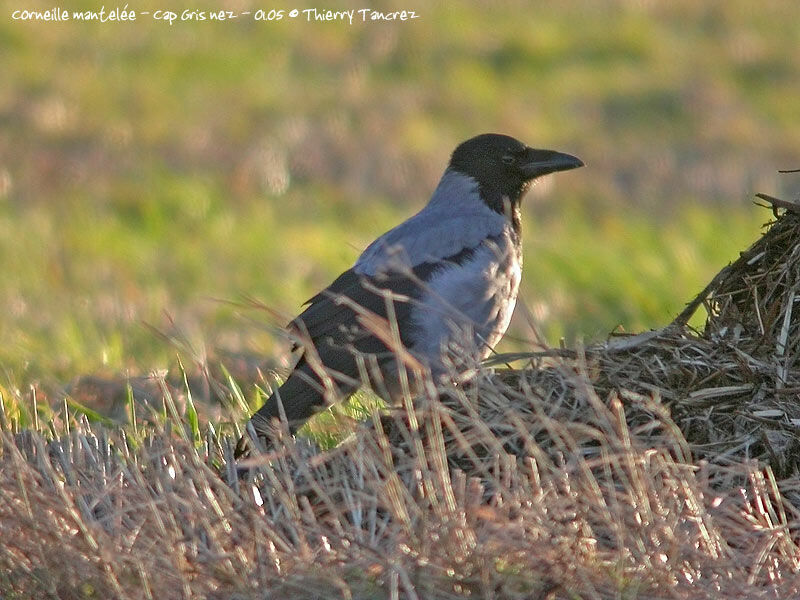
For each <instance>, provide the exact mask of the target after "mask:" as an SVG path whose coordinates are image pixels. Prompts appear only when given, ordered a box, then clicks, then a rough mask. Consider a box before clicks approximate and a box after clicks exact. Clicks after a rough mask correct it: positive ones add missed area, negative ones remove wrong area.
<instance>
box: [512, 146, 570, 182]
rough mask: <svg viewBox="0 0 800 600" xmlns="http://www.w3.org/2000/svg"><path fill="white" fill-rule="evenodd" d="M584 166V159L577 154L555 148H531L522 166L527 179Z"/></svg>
mask: <svg viewBox="0 0 800 600" xmlns="http://www.w3.org/2000/svg"><path fill="white" fill-rule="evenodd" d="M582 166H583V161H582V160H581V159H580V158H578V157H577V156H572V155H571V154H564V153H563V152H556V151H555V150H536V149H534V148H529V149H528V151H527V152H526V155H525V162H524V163H523V164H522V165H521V166H520V169H521V170H522V173H523V175H525V177H526V178H527V179H533V178H535V177H541V176H542V175H547V174H548V173H555V172H556V171H569V170H570V169H577V168H578V167H582Z"/></svg>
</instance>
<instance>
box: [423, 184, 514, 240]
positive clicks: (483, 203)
mask: <svg viewBox="0 0 800 600" xmlns="http://www.w3.org/2000/svg"><path fill="white" fill-rule="evenodd" d="M526 189H527V188H523V189H519V190H516V189H515V190H506V191H504V190H501V189H499V188H496V187H493V186H489V185H481V184H479V183H478V182H477V181H476V180H475V179H473V178H472V177H470V176H468V175H465V174H463V173H460V172H459V171H455V170H451V169H448V170H447V171H445V174H444V176H443V177H442V180H441V181H440V182H439V186H438V187H437V188H436V191H435V192H434V194H433V197H432V198H431V201H430V203H429V204H428V207H426V209H427V210H430V209H434V210H435V209H436V208H441V209H443V210H446V211H448V212H449V211H452V210H453V208H454V207H456V206H459V205H460V207H461V208H462V209H467V210H471V208H468V207H474V209H477V210H478V211H480V210H481V208H482V209H483V210H485V209H486V208H489V209H490V210H491V211H493V212H495V213H497V214H500V215H503V216H504V217H506V219H508V221H509V223H510V224H511V229H512V231H513V232H514V234H515V236H516V237H517V238H519V237H520V236H521V235H522V221H521V218H520V200H521V199H522V196H523V195H524V194H525V191H526Z"/></svg>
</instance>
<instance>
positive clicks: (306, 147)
mask: <svg viewBox="0 0 800 600" xmlns="http://www.w3.org/2000/svg"><path fill="white" fill-rule="evenodd" d="M15 1H16V0H13V1H12V0H0V7H2V10H1V11H0V15H2V16H1V17H0V48H2V57H1V58H0V81H1V82H2V84H0V307H2V308H0V369H2V380H3V382H4V385H12V386H15V387H16V386H25V385H27V384H29V383H30V382H34V381H51V382H59V381H60V382H66V381H69V380H71V379H72V378H74V377H76V376H77V375H81V374H87V373H112V374H113V373H117V374H120V373H122V374H136V373H147V372H149V371H150V370H152V369H158V368H164V367H166V366H168V365H169V364H170V363H171V362H172V361H174V359H175V356H176V354H177V353H178V352H184V351H187V350H188V351H189V353H190V354H192V356H201V355H203V354H204V353H212V354H213V353H218V352H223V351H227V352H235V353H245V354H253V355H256V356H261V357H274V362H275V364H279V363H280V362H281V361H285V360H286V359H287V356H286V350H287V347H286V345H285V343H284V342H283V341H282V339H281V337H280V335H279V333H278V328H279V327H280V326H281V325H283V324H284V323H285V322H286V321H287V320H288V319H290V318H291V317H292V316H294V315H295V314H297V312H298V311H299V309H300V304H301V303H302V302H303V301H305V300H306V299H307V298H308V297H309V296H311V295H312V294H313V293H314V292H315V291H317V290H318V289H320V288H321V287H323V286H325V285H327V284H328V283H330V281H331V280H332V279H333V277H335V276H336V275H337V274H338V273H339V272H341V271H342V270H344V269H346V268H348V267H349V266H350V265H351V264H352V262H353V261H354V260H355V258H356V257H357V256H358V254H359V252H360V251H361V250H362V249H363V248H364V247H365V246H366V244H367V243H368V242H370V241H371V240H372V239H374V238H375V237H376V236H377V235H378V234H380V233H382V232H383V231H385V230H386V229H388V228H389V227H391V226H393V225H395V224H397V223H399V222H400V221H401V220H403V219H405V218H406V217H408V216H409V215H411V214H412V213H413V212H415V211H417V210H418V209H420V208H421V207H422V206H423V204H424V203H425V202H426V201H427V199H428V198H429V196H430V194H431V192H432V190H433V188H434V187H435V185H436V182H437V181H438V179H439V176H440V175H441V172H442V170H443V169H444V167H445V166H446V164H447V161H448V158H449V154H450V152H451V151H452V149H453V148H454V147H455V145H456V144H457V143H458V142H460V141H462V140H464V139H466V138H468V137H471V136H473V135H475V134H478V133H483V132H488V131H497V132H503V133H508V134H511V135H514V136H515V137H518V138H520V139H522V140H523V141H525V142H527V143H528V144H530V145H533V146H538V147H548V148H554V149H558V150H563V151H566V152H570V153H573V154H576V155H578V156H580V157H581V158H582V159H583V160H584V161H585V162H586V164H587V166H586V168H584V169H580V170H577V171H573V172H570V173H566V174H561V175H559V176H556V177H553V178H550V179H547V180H546V181H544V182H542V183H541V184H540V185H539V186H537V187H536V188H535V189H534V190H533V191H532V192H531V194H530V195H529V196H528V197H527V198H526V201H525V203H524V205H523V209H524V225H523V227H524V236H525V253H526V255H525V267H524V277H523V288H522V291H521V300H522V303H521V304H522V305H521V306H520V310H518V311H517V315H516V316H515V322H514V326H513V330H512V331H511V332H510V334H509V337H508V339H507V340H505V341H504V342H503V345H502V347H501V349H502V350H519V349H525V348H530V347H531V344H532V341H533V340H535V339H536V333H535V331H534V329H538V330H539V331H540V332H541V335H542V336H543V337H544V340H545V341H546V342H547V343H549V344H554V345H555V344H558V343H559V340H560V338H562V337H564V338H565V339H566V342H567V343H569V344H572V343H574V342H575V341H577V340H583V341H586V342H590V341H597V340H600V339H603V338H604V337H605V336H606V335H607V334H608V333H609V332H610V331H612V330H625V331H637V330H642V329H648V328H655V327H659V326H662V325H664V324H666V323H667V322H669V321H670V320H671V319H672V318H673V317H674V316H675V315H676V314H677V313H678V312H680V310H681V309H682V308H683V306H684V304H685V303H686V302H688V301H689V300H690V299H691V298H692V297H693V296H694V295H695V294H696V293H697V292H699V291H700V289H702V287H703V286H704V285H705V283H707V281H708V280H709V279H710V277H712V276H713V274H714V273H716V271H718V270H719V269H720V268H721V267H722V266H724V265H725V264H726V263H727V262H728V261H729V260H731V259H733V258H735V257H736V256H737V253H738V251H740V250H743V249H744V248H746V247H747V246H748V245H749V244H750V243H751V242H752V241H753V240H754V239H755V237H756V236H757V235H758V231H759V228H760V226H761V225H762V224H763V223H764V222H765V221H767V220H768V219H769V218H770V213H769V212H768V211H767V210H764V209H761V208H757V207H754V206H753V203H752V200H753V194H754V193H756V192H764V193H768V194H771V195H776V196H780V197H784V198H787V199H790V198H793V197H797V195H798V192H799V191H800V175H799V174H794V175H792V174H785V175H780V174H778V173H777V170H778V169H792V168H800V153H798V146H797V144H798V141H799V140H800V101H798V98H800V60H799V59H800V56H798V45H797V39H798V38H797V22H798V20H797V17H798V11H797V5H796V3H795V2H794V1H790V0H787V1H783V2H781V1H779V0H774V1H773V0H770V1H765V2H758V3H755V2H752V1H751V0H727V1H710V2H697V1H695V0H674V1H671V2H657V1H648V0H638V1H637V0H619V1H607V2H600V1H589V0H562V1H560V2H557V3H551V2H522V1H520V2H514V1H510V0H509V1H505V2H492V3H474V4H461V5H459V4H455V3H443V2H439V3H427V4H423V3H420V2H414V1H413V0H408V1H407V2H406V1H405V0H402V1H401V0H398V1H396V2H395V1H374V2H371V3H369V5H370V6H371V7H372V8H373V9H376V10H381V11H390V10H400V9H414V10H416V11H418V14H419V18H418V19H415V20H413V21H406V22H366V23H360V22H356V23H354V24H353V25H349V24H348V23H346V22H341V21H339V22H307V21H305V19H302V18H299V19H284V20H283V21H281V22H256V21H254V20H253V19H252V18H251V17H242V18H238V19H236V20H235V21H229V22H222V23H220V22H210V21H205V22H181V21H179V20H178V21H176V22H175V23H173V24H172V25H168V24H167V23H165V22H157V21H154V20H152V19H151V18H149V17H145V16H141V15H140V16H139V17H138V19H137V21H136V22H134V23H97V22H93V23H79V22H71V21H69V22H62V23H53V22H50V23H45V22H32V21H28V22H23V21H14V20H12V18H11V14H12V12H13V10H15V9H23V8H28V9H31V8H34V7H32V6H26V5H23V4H22V3H21V2H20V4H15V3H14V2H15ZM215 2H216V3H213V2H209V1H206V0H201V1H200V2H196V3H194V4H192V5H191V6H189V5H187V6H178V5H174V6H171V7H165V6H162V5H159V4H157V3H154V2H152V1H150V0H144V1H142V2H137V3H136V4H135V5H131V6H130V7H129V8H130V9H133V10H136V11H137V12H141V11H144V10H150V11H154V10H156V9H164V8H169V9H170V10H173V11H176V12H177V13H178V15H180V14H181V12H182V10H183V9H184V8H191V9H195V10H231V11H235V12H237V13H238V12H240V11H247V10H250V11H255V10H257V9H259V8H263V9H267V10H268V9H271V8H283V9H286V10H287V11H288V10H290V9H292V8H300V9H302V8H307V7H313V6H314V5H308V6H306V5H302V6H301V5H294V4H291V2H290V3H288V4H286V5H285V6H278V5H269V6H266V5H264V6H261V5H258V4H256V3H252V2H250V1H249V0H215ZM173 4H174V3H173ZM328 4H329V6H321V5H320V6H319V7H318V8H321V9H346V8H362V7H363V6H362V5H361V4H352V3H350V2H348V1H347V0H337V2H335V3H332V4H331V3H328ZM46 8H48V7H42V9H46ZM64 8H67V9H68V10H70V11H72V10H86V9H94V10H98V9H99V8H100V4H97V5H95V4H92V3H89V2H73V3H69V5H68V6H67V5H65V6H64ZM109 8H111V7H107V10H108V9H109ZM259 303H260V304H262V305H263V306H261V307H255V306H254V305H255V304H259ZM155 330H158V331H160V332H162V333H164V334H166V338H165V337H164V336H162V335H160V334H159V333H157V332H156V331H155ZM167 338H171V341H170V340H169V339H167ZM176 342H177V345H176Z"/></svg>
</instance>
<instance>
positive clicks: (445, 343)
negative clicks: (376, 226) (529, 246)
mask: <svg viewBox="0 0 800 600" xmlns="http://www.w3.org/2000/svg"><path fill="white" fill-rule="evenodd" d="M521 278H522V253H521V250H520V247H519V245H518V244H517V241H516V237H515V234H514V232H513V231H511V227H510V226H509V227H507V228H506V230H505V231H503V232H502V233H501V234H500V235H497V236H491V237H489V238H487V239H486V240H485V241H484V242H483V243H482V244H480V246H479V247H478V248H477V249H476V250H475V252H473V253H472V255H471V256H470V257H469V259H468V260H466V261H465V262H463V263H462V264H460V265H447V266H443V267H442V268H441V269H439V270H437V271H436V272H434V273H433V275H432V276H431V278H430V280H429V281H427V284H426V288H425V291H424V293H423V295H422V297H421V299H420V302H419V303H417V304H416V305H415V306H414V307H413V308H412V313H411V318H412V322H413V324H414V329H413V332H412V335H411V340H412V344H411V349H412V350H413V351H414V352H415V353H417V354H418V355H420V356H422V357H424V358H426V359H427V360H428V362H429V363H430V364H431V366H432V368H434V370H436V369H437V367H442V365H441V364H439V363H440V361H441V360H442V356H443V353H444V352H448V351H453V350H454V349H455V350H456V352H458V353H469V354H473V355H475V356H476V357H478V358H485V357H486V356H488V355H489V353H490V352H491V350H492V348H494V346H495V345H496V344H497V342H499V341H500V338H502V336H503V334H504V333H505V332H506V329H508V325H509V323H510V322H511V316H512V314H513V312H514V307H515V305H516V300H517V293H518V292H519V284H520V280H521Z"/></svg>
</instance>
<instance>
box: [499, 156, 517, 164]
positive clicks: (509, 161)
mask: <svg viewBox="0 0 800 600" xmlns="http://www.w3.org/2000/svg"><path fill="white" fill-rule="evenodd" d="M502 161H503V163H504V164H506V165H513V164H514V163H515V162H517V157H516V156H512V155H511V154H506V155H504V156H503V158H502Z"/></svg>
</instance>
